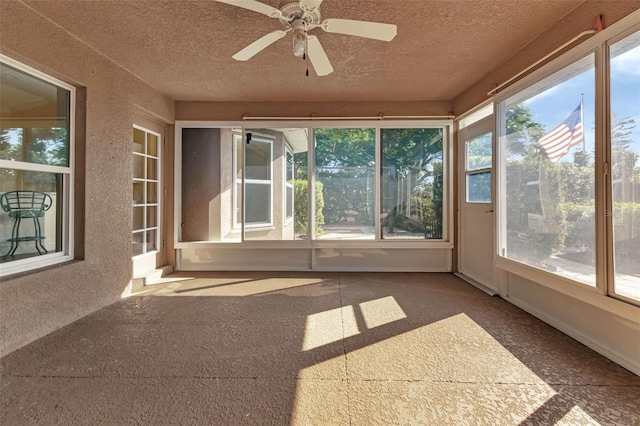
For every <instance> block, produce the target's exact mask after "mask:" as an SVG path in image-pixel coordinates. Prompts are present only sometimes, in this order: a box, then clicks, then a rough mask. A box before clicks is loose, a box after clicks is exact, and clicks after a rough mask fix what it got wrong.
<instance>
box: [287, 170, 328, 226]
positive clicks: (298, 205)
mask: <svg viewBox="0 0 640 426" xmlns="http://www.w3.org/2000/svg"><path fill="white" fill-rule="evenodd" d="M308 188H309V183H308V181H307V180H305V179H296V180H295V181H294V182H293V193H294V197H293V200H294V205H293V209H294V210H293V212H294V213H293V214H294V218H295V232H296V235H301V236H308V235H309V230H308V226H309V215H308V211H309V206H308V200H309V196H308ZM323 210H324V197H323V195H322V182H316V235H321V234H322V228H321V227H320V226H321V225H324V215H323Z"/></svg>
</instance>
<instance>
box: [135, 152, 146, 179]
mask: <svg viewBox="0 0 640 426" xmlns="http://www.w3.org/2000/svg"><path fill="white" fill-rule="evenodd" d="M133 178H134V179H144V157H143V156H141V155H137V154H133Z"/></svg>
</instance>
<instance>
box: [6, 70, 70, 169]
mask: <svg viewBox="0 0 640 426" xmlns="http://www.w3.org/2000/svg"><path fill="white" fill-rule="evenodd" d="M0 75H2V79H0V93H2V116H3V121H2V125H1V127H0V159H3V160H12V161H24V162H29V163H37V164H48V165H55V166H68V165H69V145H70V144H69V123H70V118H69V117H70V116H69V111H70V104H71V103H70V99H71V97H70V92H69V91H68V90H66V89H63V88H60V87H58V86H55V85H53V84H51V83H49V82H47V81H44V80H41V79H39V78H36V77H33V76H31V75H29V74H26V73H24V72H22V71H20V70H18V69H16V68H13V67H11V66H9V65H6V64H3V63H0ZM5 117H6V118H7V119H4V118H5Z"/></svg>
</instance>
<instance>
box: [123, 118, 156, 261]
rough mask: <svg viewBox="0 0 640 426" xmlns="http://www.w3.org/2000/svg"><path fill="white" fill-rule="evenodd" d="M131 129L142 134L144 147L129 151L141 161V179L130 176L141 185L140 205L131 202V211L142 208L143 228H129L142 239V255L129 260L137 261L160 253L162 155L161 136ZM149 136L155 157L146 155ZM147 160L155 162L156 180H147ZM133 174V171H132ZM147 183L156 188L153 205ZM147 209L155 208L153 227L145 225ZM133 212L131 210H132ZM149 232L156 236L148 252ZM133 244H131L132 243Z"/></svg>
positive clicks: (140, 127) (134, 125) (136, 127)
mask: <svg viewBox="0 0 640 426" xmlns="http://www.w3.org/2000/svg"><path fill="white" fill-rule="evenodd" d="M132 129H137V130H139V131H141V132H143V133H144V145H143V146H142V150H143V152H136V151H133V149H132V150H131V153H132V155H133V156H134V157H136V156H138V157H141V158H142V159H143V162H144V164H143V175H144V176H143V177H142V178H136V177H133V176H132V182H133V183H141V184H142V185H143V190H142V193H143V202H142V203H135V204H134V203H133V200H132V207H131V208H132V209H134V208H137V207H142V208H143V217H142V222H143V227H142V228H138V229H134V228H133V224H132V228H131V235H132V236H133V235H134V234H142V235H143V238H142V253H139V254H136V255H133V254H132V256H131V258H132V259H133V260H139V259H142V258H145V257H148V256H151V255H155V254H157V253H159V252H160V248H161V242H160V241H161V235H160V234H161V225H162V223H161V217H162V216H161V211H162V210H161V209H162V197H161V187H162V161H161V155H162V144H163V140H162V134H161V133H159V132H156V131H153V130H150V129H148V128H146V127H143V126H140V125H137V124H133V126H132ZM149 135H153V136H155V137H156V155H155V156H154V155H149V154H148V153H147V151H148V138H149ZM131 140H132V142H133V132H132V137H131ZM148 159H152V160H154V161H155V162H156V178H155V179H149V178H148V176H149V175H148V172H149V171H148V170H147V167H148ZM132 172H133V170H132ZM149 183H153V184H155V186H156V194H155V199H156V201H155V202H153V203H150V202H148V200H149V194H148V193H147V191H148V184H149ZM149 207H155V208H156V219H155V226H148V225H149V224H148V223H147V216H148V215H147V211H148V210H147V209H148V208H149ZM132 211H133V210H132ZM150 231H155V233H156V235H155V240H156V241H155V249H153V250H148V247H147V238H146V235H147V233H148V232H150ZM132 243H133V242H132Z"/></svg>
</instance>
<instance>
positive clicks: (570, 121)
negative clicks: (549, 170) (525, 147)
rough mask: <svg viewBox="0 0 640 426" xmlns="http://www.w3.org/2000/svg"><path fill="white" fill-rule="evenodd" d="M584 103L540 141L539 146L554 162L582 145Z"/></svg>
mask: <svg viewBox="0 0 640 426" xmlns="http://www.w3.org/2000/svg"><path fill="white" fill-rule="evenodd" d="M582 140H583V133H582V102H581V103H580V105H578V108H576V109H575V110H574V111H573V112H572V113H571V115H570V116H569V117H568V118H567V119H566V120H564V121H563V122H562V123H561V124H560V125H559V126H558V127H556V128H555V129H553V130H552V131H550V132H549V133H547V134H545V135H544V136H543V137H541V138H540V140H538V145H540V147H542V149H544V152H546V153H547V157H548V158H549V160H551V161H552V162H554V163H555V162H556V161H558V160H559V159H560V158H562V156H563V155H565V154H566V153H567V152H569V149H570V148H571V147H573V146H576V145H578V144H580V143H582Z"/></svg>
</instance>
